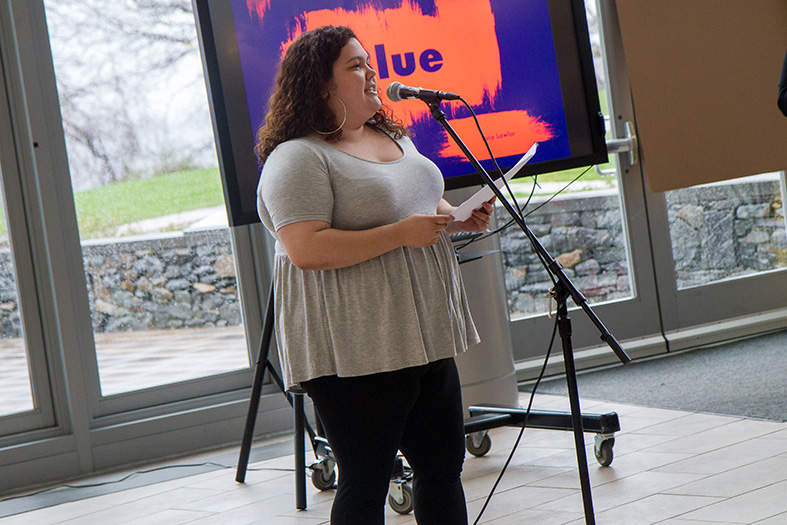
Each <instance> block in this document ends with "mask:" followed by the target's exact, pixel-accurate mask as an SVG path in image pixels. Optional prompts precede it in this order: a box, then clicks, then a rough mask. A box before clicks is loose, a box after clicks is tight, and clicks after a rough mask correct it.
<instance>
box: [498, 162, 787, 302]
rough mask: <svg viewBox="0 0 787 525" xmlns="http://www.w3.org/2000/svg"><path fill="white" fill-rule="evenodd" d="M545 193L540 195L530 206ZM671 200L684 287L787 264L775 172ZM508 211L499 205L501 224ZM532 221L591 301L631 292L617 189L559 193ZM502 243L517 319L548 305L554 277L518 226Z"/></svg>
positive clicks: (671, 219) (673, 235)
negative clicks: (751, 180) (550, 276)
mask: <svg viewBox="0 0 787 525" xmlns="http://www.w3.org/2000/svg"><path fill="white" fill-rule="evenodd" d="M543 200H544V199H541V201H538V200H536V199H534V200H533V202H531V203H530V205H529V207H528V208H529V209H534V208H535V207H537V206H538V205H539V204H540V203H541V202H543ZM667 206H668V214H669V223H670V235H671V241H672V246H673V256H674V258H675V272H676V279H677V282H678V287H679V288H685V287H688V286H695V285H701V284H707V283H709V282H714V281H718V280H722V279H729V278H734V277H739V276H742V275H747V274H751V273H754V272H760V271H766V270H772V269H776V268H785V267H787V234H785V220H784V207H783V203H782V202H781V195H780V191H779V181H778V180H776V179H775V178H773V177H771V178H770V180H764V178H761V180H756V181H754V182H747V183H743V184H740V183H738V184H718V185H712V186H703V187H696V188H689V189H685V190H679V191H673V192H668V193H667ZM507 216H508V214H507V213H506V211H505V210H504V209H502V208H498V210H497V221H498V224H503V223H504V222H505V221H506V220H507ZM527 222H528V225H529V226H530V228H531V230H532V231H533V233H535V235H536V236H537V237H538V238H539V240H540V241H541V242H542V244H543V245H544V247H545V248H546V249H547V250H548V251H549V253H550V254H551V255H552V256H553V257H555V259H556V260H558V262H560V263H561V265H562V266H563V267H564V270H565V272H566V275H568V277H569V278H570V279H571V280H572V282H573V283H574V284H575V285H576V286H577V288H578V289H579V290H580V291H581V292H582V294H583V295H584V296H585V297H586V298H587V299H588V301H589V302H591V303H598V302H603V301H608V300H613V299H619V298H623V297H627V296H629V295H630V294H631V289H632V288H631V283H630V281H629V277H628V257H627V254H626V241H625V239H624V235H623V227H622V223H621V217H620V210H619V205H618V196H617V193H616V192H612V191H611V192H583V193H573V194H566V195H565V196H559V197H558V198H556V199H554V200H553V201H551V202H550V203H548V204H546V205H545V206H543V207H542V208H540V209H538V210H537V211H535V212H534V213H533V214H532V215H530V216H529V217H528V219H527ZM500 243H501V249H502V252H503V261H504V271H505V279H506V294H507V297H508V304H509V312H510V314H511V316H512V318H517V317H521V316H524V315H533V314H541V313H543V312H546V311H547V308H548V304H547V302H548V299H547V296H546V294H547V291H548V290H549V289H550V288H551V287H552V283H551V281H550V280H549V279H548V276H547V273H546V271H545V270H544V269H543V267H542V265H541V263H540V262H539V261H538V259H537V257H536V256H535V254H534V253H533V251H532V249H531V247H530V242H529V241H528V240H527V239H525V237H524V235H523V234H522V233H521V232H520V231H519V228H518V227H517V226H516V225H514V226H513V227H511V228H509V229H508V230H506V231H505V232H504V233H503V234H502V235H501V237H500Z"/></svg>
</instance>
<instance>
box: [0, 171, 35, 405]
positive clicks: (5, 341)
mask: <svg viewBox="0 0 787 525" xmlns="http://www.w3.org/2000/svg"><path fill="white" fill-rule="evenodd" d="M2 173H3V172H2V167H0V177H1V176H2ZM0 201H2V207H3V210H4V213H3V215H0V399H2V403H0V416H2V415H8V414H15V413H17V412H25V411H29V410H33V408H35V407H34V404H33V393H32V388H31V384H30V372H29V366H28V356H27V345H26V344H25V339H24V334H23V331H22V324H21V318H20V311H19V310H20V308H19V295H18V293H17V281H16V271H15V268H14V259H13V257H12V253H11V247H10V243H9V238H8V229H7V226H6V224H7V223H6V221H5V197H4V195H3V192H1V191H0Z"/></svg>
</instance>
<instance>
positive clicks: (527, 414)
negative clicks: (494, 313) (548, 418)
mask: <svg viewBox="0 0 787 525" xmlns="http://www.w3.org/2000/svg"><path fill="white" fill-rule="evenodd" d="M459 100H460V101H461V102H462V103H463V104H464V105H465V107H467V109H468V110H469V111H470V115H471V116H472V117H473V120H474V121H475V124H476V128H477V129H478V132H479V133H480V135H481V138H482V139H483V141H484V145H485V146H486V150H487V152H488V153H489V157H490V158H491V159H492V163H493V164H494V166H495V169H496V170H497V171H498V173H500V175H501V177H502V176H503V171H502V170H501V169H500V165H499V164H498V163H497V159H496V158H495V156H494V154H493V153H492V148H491V147H490V146H489V142H488V141H487V140H486V136H485V135H484V132H483V130H482V129H481V124H480V123H479V122H478V118H477V117H476V114H475V111H473V108H472V107H471V106H470V104H468V103H467V101H465V99H463V98H462V97H459ZM590 168H591V166H588V167H587V169H585V170H584V171H582V172H581V173H580V174H579V175H577V176H576V177H575V178H574V179H572V180H571V181H569V182H568V184H566V185H565V186H563V187H562V188H561V189H560V190H558V191H557V192H555V193H554V194H553V195H551V196H550V197H549V198H548V199H546V200H545V201H544V202H542V203H541V204H539V205H538V206H537V207H535V208H534V209H533V210H531V211H530V212H528V213H527V214H524V210H525V209H526V208H527V206H528V205H529V204H530V201H531V199H532V198H533V194H534V193H535V188H536V186H537V185H538V179H537V176H534V177H533V187H532V188H531V190H530V195H529V196H528V198H527V201H526V202H525V206H524V207H520V205H519V202H518V201H517V199H516V195H514V192H513V190H512V189H511V187H510V186H509V185H508V180H506V178H505V177H503V183H504V184H505V187H506V190H507V191H508V194H509V196H510V197H511V200H512V201H513V203H514V206H515V207H516V212H517V213H518V218H519V219H521V220H522V222H524V220H525V218H526V217H528V216H530V215H531V214H533V213H534V212H536V211H537V210H539V209H540V208H542V207H543V206H545V205H546V204H548V203H549V202H550V201H551V200H552V199H554V198H555V197H557V196H558V195H559V194H561V193H562V192H563V191H565V190H566V189H568V187H569V186H571V185H572V184H573V183H574V182H576V181H577V180H579V178H580V177H582V176H583V175H584V174H585V173H587V172H588V171H589V170H590ZM514 222H515V219H514V218H512V219H511V220H509V221H508V222H507V223H506V224H504V225H503V226H502V227H500V228H497V229H495V230H494V231H492V232H488V233H487V234H485V235H482V236H479V237H475V238H471V239H470V240H468V241H466V242H465V243H464V244H462V245H461V246H459V247H457V248H456V249H457V250H460V249H462V248H464V247H465V246H467V245H469V244H471V243H473V242H475V241H478V240H481V239H485V238H488V237H490V236H492V235H496V234H498V233H500V232H502V231H504V230H505V229H507V228H509V227H510V226H511V225H513V224H514ZM523 233H524V234H525V236H526V237H528V239H530V240H531V241H533V240H534V239H532V238H531V236H532V232H528V231H523ZM535 253H536V255H537V256H538V258H539V260H540V261H541V264H542V265H543V266H544V267H545V268H547V267H548V265H547V261H546V260H544V257H543V256H542V255H541V253H539V252H538V251H536V252H535ZM547 275H548V276H549V279H550V280H551V281H552V285H553V286H555V285H556V284H557V281H556V280H555V276H554V275H552V273H551V272H549V271H547ZM550 317H551V314H550ZM557 322H558V318H557V316H555V322H554V324H553V326H552V335H551V337H550V340H549V346H548V348H547V353H546V356H544V363H543V364H542V365H541V370H540V371H539V374H538V378H537V379H536V382H535V383H534V384H533V390H532V391H531V392H530V398H529V400H528V404H527V409H526V410H525V417H524V420H523V421H522V427H521V429H520V431H519V434H518V435H517V438H516V440H515V441H514V445H513V446H512V447H511V452H510V453H509V454H508V458H507V459H506V462H505V464H503V468H502V469H501V470H500V474H498V476H497V479H496V480H495V483H494V484H493V485H492V488H491V490H490V491H489V495H487V497H486V500H485V501H484V505H483V506H482V507H481V510H480V511H479V513H478V516H477V517H476V519H475V521H474V522H473V525H477V524H478V522H479V521H480V520H481V516H483V514H484V512H485V511H486V509H487V507H488V506H489V503H490V502H491V501H492V496H493V495H494V493H495V491H496V490H497V487H498V485H499V484H500V482H501V481H502V479H503V475H504V474H505V472H506V470H507V469H508V466H509V465H510V464H511V460H512V459H513V458H514V453H515V452H516V451H517V449H518V448H519V442H520V441H521V440H522V436H523V435H524V433H525V428H527V422H528V419H529V418H530V413H531V411H532V408H533V401H534V400H535V395H536V391H537V390H538V385H539V384H541V381H542V379H543V378H544V375H545V374H546V369H547V364H548V363H549V357H550V356H551V355H552V348H553V347H554V344H555V339H556V336H557V328H558V323H557Z"/></svg>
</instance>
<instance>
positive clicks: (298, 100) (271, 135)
mask: <svg viewBox="0 0 787 525" xmlns="http://www.w3.org/2000/svg"><path fill="white" fill-rule="evenodd" d="M351 38H357V37H356V36H355V33H353V31H352V30H351V29H349V28H347V27H344V26H324V27H319V28H317V29H313V30H312V31H308V32H306V33H303V34H301V35H300V36H299V37H298V38H297V39H296V40H295V41H294V42H293V43H292V44H291V45H290V47H289V48H288V49H287V52H286V53H285V55H284V58H283V59H282V61H281V65H280V69H279V74H278V77H277V78H276V86H275V88H274V91H273V94H272V95H271V97H270V100H269V101H268V114H267V116H266V117H265V124H263V125H262V126H261V127H260V128H259V130H257V144H256V146H255V147H254V152H255V153H256V154H257V162H258V163H259V164H260V166H262V165H263V164H265V160H266V159H267V158H268V155H270V154H271V152H272V151H273V149H274V148H275V147H276V146H278V145H279V144H281V143H282V142H284V141H286V140H289V139H293V138H297V137H303V136H305V135H308V134H309V133H311V132H313V131H316V130H320V131H322V130H331V129H336V128H337V127H338V124H337V123H336V118H335V117H334V114H333V112H332V111H331V110H330V108H329V107H328V96H327V84H328V82H329V81H330V80H331V78H333V64H334V62H336V60H338V58H339V55H340V54H341V52H342V48H343V47H344V46H345V45H347V43H348V42H349V41H350V39H351ZM367 125H370V126H372V127H374V128H375V129H378V130H380V131H385V132H388V133H391V134H392V135H393V136H394V137H396V138H401V137H402V136H404V135H406V134H407V131H406V130H405V129H404V127H403V126H402V124H401V122H400V121H396V120H394V119H393V115H392V113H391V111H390V109H388V108H386V107H385V106H383V107H381V108H380V109H379V110H378V111H377V113H375V114H374V116H373V117H372V118H371V119H369V121H368V122H367ZM341 136H342V132H341V130H338V131H336V132H335V133H332V134H330V135H328V136H327V137H326V138H327V140H329V141H334V142H335V141H337V140H339V139H340V138H341Z"/></svg>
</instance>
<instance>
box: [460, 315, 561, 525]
mask: <svg viewBox="0 0 787 525" xmlns="http://www.w3.org/2000/svg"><path fill="white" fill-rule="evenodd" d="M556 335H557V316H555V323H554V324H553V326H552V336H551V337H550V340H549V347H548V348H547V354H546V356H545V357H544V364H543V365H541V371H540V372H539V373H538V378H537V379H536V382H535V384H533V391H532V392H530V399H529V400H528V403H527V409H526V410H525V419H524V420H523V421H522V428H521V429H520V430H519V434H518V435H517V437H516V441H514V446H513V447H511V452H510V453H509V454H508V458H507V459H506V462H505V463H504V464H503V468H502V469H500V474H498V475H497V479H496V480H495V483H494V484H493V485H492V488H491V489H490V491H489V494H488V495H487V497H486V500H485V501H484V505H483V506H482V507H481V510H480V511H479V512H478V516H477V517H476V519H475V521H474V522H473V525H478V522H479V521H480V520H481V516H483V515H484V512H485V511H486V508H487V507H488V506H489V503H490V502H491V501H492V496H493V495H494V494H495V491H496V490H497V486H498V485H499V484H500V482H501V481H502V480H503V475H504V474H505V473H506V470H507V469H508V465H509V464H511V460H512V459H514V453H515V452H516V451H517V449H518V448H519V442H520V441H521V440H522V436H523V435H524V434H525V428H527V420H528V419H529V418H530V411H531V410H532V408H533V401H534V399H535V397H536V390H538V385H539V384H541V380H542V379H543V378H544V375H545V373H546V370H547V364H548V363H549V356H550V355H552V347H553V346H554V344H555V336H556Z"/></svg>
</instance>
